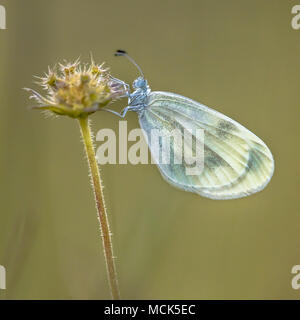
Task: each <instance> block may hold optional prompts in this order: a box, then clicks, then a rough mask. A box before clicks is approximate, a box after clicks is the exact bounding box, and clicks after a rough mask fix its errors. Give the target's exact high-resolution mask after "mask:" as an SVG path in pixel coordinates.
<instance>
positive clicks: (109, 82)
mask: <svg viewBox="0 0 300 320" xmlns="http://www.w3.org/2000/svg"><path fill="white" fill-rule="evenodd" d="M38 84H39V85H41V86H42V87H43V89H44V90H45V91H46V93H47V94H46V96H43V95H41V94H39V93H38V92H36V91H34V90H32V89H26V90H28V91H30V92H31V94H32V95H31V98H33V99H35V101H37V102H38V106H35V107H34V108H37V109H42V110H49V111H52V112H54V113H55V114H59V115H67V116H70V117H72V118H80V117H86V116H88V115H90V114H92V113H94V112H96V111H98V110H100V109H101V108H102V107H104V106H106V105H107V104H109V103H110V102H112V101H114V100H116V99H118V98H120V97H122V96H124V95H125V94H126V88H125V86H124V85H123V84H122V82H121V81H119V80H118V79H116V78H113V77H112V76H111V75H110V73H109V70H108V69H107V68H104V66H103V64H101V65H98V64H95V62H94V61H93V60H92V61H91V63H90V64H89V65H86V64H81V63H80V61H79V59H78V60H76V61H75V62H73V63H65V64H59V68H56V67H55V68H53V69H51V68H49V70H48V73H46V74H45V76H44V77H41V78H39V82H38Z"/></svg>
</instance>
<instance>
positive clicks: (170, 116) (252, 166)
mask: <svg viewBox="0 0 300 320" xmlns="http://www.w3.org/2000/svg"><path fill="white" fill-rule="evenodd" d="M139 121H140V125H141V127H142V129H143V130H144V132H145V134H146V136H147V138H148V141H149V140H151V131H152V130H153V129H156V130H161V131H162V132H163V131H165V132H166V131H169V132H171V131H173V130H174V129H178V130H180V132H184V131H185V130H186V131H189V132H191V134H194V133H195V132H196V130H197V129H202V130H204V158H203V162H204V166H203V170H202V171H201V173H200V174H199V175H189V174H187V173H186V168H187V164H186V162H185V161H183V162H182V163H181V164H176V163H174V161H171V162H170V163H169V164H163V163H161V162H160V161H159V160H160V158H159V153H160V151H161V150H159V149H158V150H157V149H155V150H154V149H153V148H151V145H150V150H151V153H152V156H153V158H154V160H155V161H156V163H157V165H158V167H159V169H160V171H161V173H162V175H163V177H164V178H165V179H166V180H167V181H168V182H170V183H171V184H173V185H174V186H176V187H178V188H181V189H184V190H187V191H192V192H195V193H198V194H200V195H203V196H206V197H209V198H213V199H232V198H240V197H243V196H246V195H249V194H251V193H254V192H257V191H259V190H261V189H263V188H264V187H265V186H266V184H267V183H268V182H269V180H270V178H271V176H272V174H273V170H274V161H273V157H272V154H271V152H270V150H269V149H268V147H267V146H266V145H265V144H264V142H263V141H262V140H260V139H259V138H258V137H257V136H255V135H254V134H253V133H252V132H250V131H249V130H248V129H246V128H245V127H243V126H242V125H240V124H239V123H237V122H236V121H234V120H232V119H230V118H228V117H226V116H225V115H223V114H221V113H219V112H217V111H215V110H212V109H210V108H208V107H206V106H204V105H202V104H200V103H198V102H195V101H193V100H191V99H188V98H186V97H183V96H180V95H177V94H173V93H169V92H152V93H151V94H150V95H149V97H148V101H147V106H146V108H145V109H144V110H142V111H141V112H140V113H139ZM194 138H195V139H197V138H196V137H195V136H194ZM184 147H185V148H192V146H191V145H190V146H189V145H186V144H185V146H184ZM159 148H162V146H161V145H160V146H159ZM182 151H183V150H182V145H177V144H176V141H173V142H172V143H171V144H170V153H171V154H172V155H173V156H175V155H177V154H179V153H181V152H182ZM182 154H183V153H182Z"/></svg>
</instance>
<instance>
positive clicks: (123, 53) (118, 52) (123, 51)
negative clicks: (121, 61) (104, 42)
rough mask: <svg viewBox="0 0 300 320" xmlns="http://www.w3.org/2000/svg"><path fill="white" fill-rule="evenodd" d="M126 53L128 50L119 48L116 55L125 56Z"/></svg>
mask: <svg viewBox="0 0 300 320" xmlns="http://www.w3.org/2000/svg"><path fill="white" fill-rule="evenodd" d="M125 54H127V52H126V51H125V50H117V51H116V52H115V56H116V57H118V56H124V55H125Z"/></svg>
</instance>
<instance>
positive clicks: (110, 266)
mask: <svg viewBox="0 0 300 320" xmlns="http://www.w3.org/2000/svg"><path fill="white" fill-rule="evenodd" d="M79 124H80V129H81V133H82V137H83V142H84V145H85V151H86V154H87V158H88V163H89V167H90V172H91V176H92V185H93V189H94V195H95V201H96V208H97V213H98V218H99V223H100V230H101V237H102V244H103V249H104V256H105V261H106V269H107V276H108V281H109V285H110V291H111V295H112V298H113V299H114V300H118V299H120V293H119V286H118V279H117V273H116V267H115V263H114V257H113V248H112V239H111V232H110V228H109V222H108V218H107V212H106V208H105V203H104V197H103V191H102V183H101V178H100V172H99V168H98V165H97V161H96V156H95V151H94V147H93V141H92V136H91V129H90V126H89V122H88V119H87V117H85V118H80V119H79Z"/></svg>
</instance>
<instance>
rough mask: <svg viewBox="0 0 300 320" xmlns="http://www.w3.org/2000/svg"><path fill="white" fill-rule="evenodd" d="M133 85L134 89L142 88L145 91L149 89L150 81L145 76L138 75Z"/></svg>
mask: <svg viewBox="0 0 300 320" xmlns="http://www.w3.org/2000/svg"><path fill="white" fill-rule="evenodd" d="M132 87H133V89H135V90H136V89H142V90H143V91H144V90H145V91H147V89H148V82H147V80H146V79H144V78H143V77H138V78H137V79H135V80H134V81H133V83H132Z"/></svg>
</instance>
